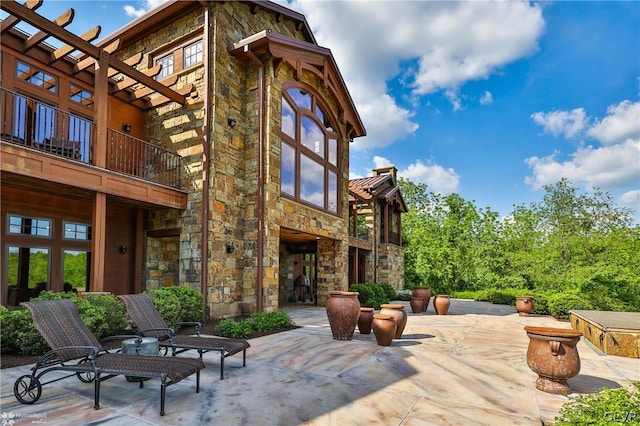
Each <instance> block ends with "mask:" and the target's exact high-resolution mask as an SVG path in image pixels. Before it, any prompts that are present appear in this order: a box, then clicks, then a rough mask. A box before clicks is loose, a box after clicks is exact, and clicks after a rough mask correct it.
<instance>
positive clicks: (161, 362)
mask: <svg viewBox="0 0 640 426" xmlns="http://www.w3.org/2000/svg"><path fill="white" fill-rule="evenodd" d="M21 305H23V306H26V307H27V308H28V309H29V311H31V316H32V318H33V323H34V325H35V326H36V329H37V330H38V331H39V332H40V334H42V337H44V339H45V340H46V341H47V343H48V344H49V346H51V348H52V350H51V351H50V352H48V353H46V354H45V355H43V356H42V357H40V359H39V360H38V361H37V362H36V365H35V366H33V367H32V368H31V374H25V375H23V376H21V377H19V378H18V379H17V380H16V382H15V384H14V385H13V393H14V395H15V397H16V399H17V400H18V401H20V402H21V403H22V404H33V403H35V402H36V401H37V400H38V399H40V395H41V394H42V386H43V385H45V384H49V383H53V382H57V381H58V380H62V379H66V378H68V377H72V376H77V378H78V379H79V380H80V381H82V382H84V383H91V382H93V383H94V408H95V409H96V410H97V409H98V408H100V383H101V382H102V381H104V380H107V379H110V378H112V377H115V376H117V375H126V376H128V377H130V378H132V379H136V378H137V381H139V382H140V387H143V386H144V385H143V379H147V378H153V377H159V378H160V415H161V416H164V401H165V395H166V388H167V386H169V385H172V384H175V383H178V382H179V381H180V380H182V379H184V378H185V377H188V376H190V375H192V374H195V375H196V393H197V392H199V391H200V370H202V369H203V368H204V367H205V365H204V363H203V362H202V360H201V359H198V358H182V357H179V358H166V357H162V356H152V355H137V354H122V353H110V352H108V351H106V350H105V349H104V348H103V347H102V345H101V344H100V342H98V340H97V339H96V337H95V336H94V335H93V334H92V333H91V331H90V330H89V328H88V327H87V326H86V325H85V324H84V323H83V322H82V320H81V319H80V315H79V314H78V308H77V307H76V305H75V304H74V303H73V302H72V301H70V300H68V299H62V300H42V301H36V302H23V303H21ZM131 337H133V338H135V337H137V336H118V338H119V339H124V338H131ZM107 339H109V338H107ZM107 339H103V341H106V340H107ZM50 371H68V372H71V374H69V375H66V376H63V377H60V378H57V379H52V380H51V381H49V382H46V383H42V382H41V381H40V379H41V378H42V376H44V375H45V374H47V373H49V372H50Z"/></svg>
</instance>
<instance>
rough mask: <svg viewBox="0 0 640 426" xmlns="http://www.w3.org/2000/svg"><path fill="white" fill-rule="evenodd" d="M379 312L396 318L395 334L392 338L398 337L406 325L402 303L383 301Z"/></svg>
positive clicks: (405, 314)
mask: <svg viewBox="0 0 640 426" xmlns="http://www.w3.org/2000/svg"><path fill="white" fill-rule="evenodd" d="M380 313H381V314H386V315H393V317H394V318H395V320H396V334H395V336H394V338H395V339H400V338H401V337H402V332H403V331H404V327H405V326H406V325H407V312H406V311H405V310H404V305H401V304H399V303H385V304H382V305H380Z"/></svg>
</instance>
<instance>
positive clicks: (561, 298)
mask: <svg viewBox="0 0 640 426" xmlns="http://www.w3.org/2000/svg"><path fill="white" fill-rule="evenodd" d="M533 303H534V304H535V301H534V302H533ZM573 309H593V306H592V305H591V303H589V301H588V300H586V299H584V298H582V297H580V296H578V295H577V294H566V293H558V294H554V295H553V296H551V297H549V313H550V314H551V315H553V316H554V317H556V318H558V319H569V311H571V310H573Z"/></svg>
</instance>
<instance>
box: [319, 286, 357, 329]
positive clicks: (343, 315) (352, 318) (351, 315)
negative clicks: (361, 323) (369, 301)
mask: <svg viewBox="0 0 640 426" xmlns="http://www.w3.org/2000/svg"><path fill="white" fill-rule="evenodd" d="M358 295H359V293H358V292H355V291H332V292H330V293H329V298H328V299H327V304H326V311H327V318H329V326H330V327H331V334H333V338H334V339H336V340H351V339H352V338H353V332H354V331H355V329H356V325H357V324H358V317H359V316H360V301H359V300H358Z"/></svg>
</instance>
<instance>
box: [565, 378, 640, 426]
mask: <svg viewBox="0 0 640 426" xmlns="http://www.w3.org/2000/svg"><path fill="white" fill-rule="evenodd" d="M554 424H555V425H557V426H572V425H596V426H600V425H601V426H605V425H611V424H625V425H639V424H640V382H636V383H634V384H633V387H632V388H630V389H627V388H618V389H607V388H601V389H600V390H599V391H598V392H596V393H594V394H587V395H578V396H577V397H576V398H575V400H574V401H571V402H568V403H566V404H564V405H563V406H562V407H561V408H560V412H559V413H558V416H557V417H556V418H555V423H554Z"/></svg>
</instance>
